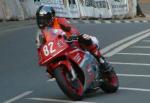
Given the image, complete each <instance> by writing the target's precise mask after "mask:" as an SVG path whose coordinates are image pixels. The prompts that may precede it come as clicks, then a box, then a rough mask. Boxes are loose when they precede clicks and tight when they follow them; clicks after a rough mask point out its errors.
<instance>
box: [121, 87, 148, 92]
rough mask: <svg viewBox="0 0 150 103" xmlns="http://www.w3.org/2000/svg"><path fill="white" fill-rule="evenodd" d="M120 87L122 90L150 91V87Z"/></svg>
mask: <svg viewBox="0 0 150 103" xmlns="http://www.w3.org/2000/svg"><path fill="white" fill-rule="evenodd" d="M119 89H122V90H129V91H139V92H150V89H143V88H128V87H120V88H119Z"/></svg>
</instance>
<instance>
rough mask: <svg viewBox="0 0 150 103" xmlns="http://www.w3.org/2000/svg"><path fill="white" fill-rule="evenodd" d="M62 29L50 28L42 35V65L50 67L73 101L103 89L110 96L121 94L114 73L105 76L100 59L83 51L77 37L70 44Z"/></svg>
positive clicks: (48, 68)
mask: <svg viewBox="0 0 150 103" xmlns="http://www.w3.org/2000/svg"><path fill="white" fill-rule="evenodd" d="M63 34H64V32H63V31H62V30H61V29H58V28H57V29H56V28H50V29H49V30H48V31H43V33H42V35H39V36H38V38H37V42H38V43H40V46H39V47H38V49H37V51H38V57H39V65H40V66H45V67H47V72H48V74H49V75H50V76H51V78H55V79H56V82H57V84H58V85H59V87H60V88H61V90H62V91H63V92H64V94H65V95H67V96H68V97H69V98H70V99H71V100H81V99H82V98H83V96H84V95H85V94H87V93H93V92H96V91H97V90H99V89H100V88H101V89H102V90H103V91H104V92H106V93H113V92H116V91H117V90H118V87H119V80H118V77H117V75H116V73H115V71H114V69H112V70H111V71H109V72H108V73H107V72H106V73H102V71H101V68H102V66H101V65H100V63H99V62H98V61H97V59H96V58H95V57H94V56H93V55H92V54H90V53H89V51H86V50H82V49H81V48H80V47H79V43H78V41H77V39H78V38H77V37H76V36H71V37H70V38H69V40H68V39H67V40H66V37H65V36H64V35H63Z"/></svg>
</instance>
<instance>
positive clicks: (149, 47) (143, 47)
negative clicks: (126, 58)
mask: <svg viewBox="0 0 150 103" xmlns="http://www.w3.org/2000/svg"><path fill="white" fill-rule="evenodd" d="M131 48H141V49H150V46H133V47H131Z"/></svg>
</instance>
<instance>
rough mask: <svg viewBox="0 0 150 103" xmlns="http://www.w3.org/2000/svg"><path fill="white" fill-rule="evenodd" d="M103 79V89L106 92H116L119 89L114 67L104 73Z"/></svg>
mask: <svg viewBox="0 0 150 103" xmlns="http://www.w3.org/2000/svg"><path fill="white" fill-rule="evenodd" d="M103 81H104V82H103V83H102V85H101V89H102V90H103V91H104V92H106V93H114V92H116V91H117V90H118V87H119V80H118V77H117V75H116V73H115V71H114V70H113V69H112V70H111V71H108V72H106V73H104V74H103Z"/></svg>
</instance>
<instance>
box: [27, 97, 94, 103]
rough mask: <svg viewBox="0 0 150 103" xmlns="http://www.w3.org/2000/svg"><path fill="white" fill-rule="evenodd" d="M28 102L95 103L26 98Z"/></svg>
mask: <svg viewBox="0 0 150 103" xmlns="http://www.w3.org/2000/svg"><path fill="white" fill-rule="evenodd" d="M28 99H30V100H36V101H45V102H60V103H96V102H84V101H75V102H74V101H69V100H60V99H51V98H28Z"/></svg>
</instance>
